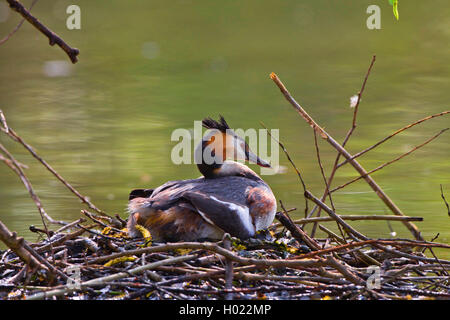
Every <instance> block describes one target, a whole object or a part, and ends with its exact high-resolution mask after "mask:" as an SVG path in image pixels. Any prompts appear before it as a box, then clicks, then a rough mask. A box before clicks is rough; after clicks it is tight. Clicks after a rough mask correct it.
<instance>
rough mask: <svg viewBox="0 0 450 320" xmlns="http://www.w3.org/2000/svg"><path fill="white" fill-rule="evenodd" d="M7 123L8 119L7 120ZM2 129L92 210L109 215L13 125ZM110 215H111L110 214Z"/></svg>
mask: <svg viewBox="0 0 450 320" xmlns="http://www.w3.org/2000/svg"><path fill="white" fill-rule="evenodd" d="M5 123H6V120H5ZM6 128H8V130H6ZM0 130H1V131H3V132H4V133H6V134H7V135H8V136H9V137H10V138H11V139H13V140H14V141H16V142H18V143H20V144H21V145H22V146H23V147H24V148H25V149H26V150H28V152H29V153H30V154H31V155H32V156H33V157H34V158H35V159H36V160H38V161H39V162H40V163H41V164H42V165H44V167H46V168H47V170H48V171H50V172H51V173H52V174H53V175H54V176H55V177H56V178H57V179H58V180H59V181H60V182H62V184H63V185H64V186H66V187H67V188H68V189H69V190H70V191H71V192H72V193H73V194H75V195H76V196H77V197H78V198H79V199H80V200H81V201H82V202H83V203H85V204H86V205H87V206H88V207H89V208H91V209H92V210H95V211H96V212H98V213H100V214H101V215H104V216H108V214H107V213H106V212H104V211H102V210H100V209H99V208H97V207H96V206H95V205H94V204H93V203H92V202H91V201H89V199H88V198H87V197H86V196H83V195H82V194H81V193H79V192H78V191H77V190H76V189H75V188H74V187H73V186H72V185H71V184H70V183H69V182H67V181H66V180H65V179H64V178H63V177H62V176H61V175H60V174H59V173H58V172H56V170H55V169H53V167H52V166H50V165H49V164H48V163H47V161H45V160H44V159H43V158H42V157H41V156H39V155H38V154H37V153H36V151H34V149H33V147H31V146H30V145H29V144H27V143H26V142H25V141H24V140H23V139H22V138H21V137H20V136H19V135H18V134H17V133H16V132H15V131H14V130H13V129H12V128H11V127H8V126H7V125H6V127H5V128H1V127H0ZM108 217H109V216H108Z"/></svg>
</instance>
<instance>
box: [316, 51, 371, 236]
mask: <svg viewBox="0 0 450 320" xmlns="http://www.w3.org/2000/svg"><path fill="white" fill-rule="evenodd" d="M375 59H376V56H375V55H374V56H373V57H372V61H371V62H370V65H369V68H368V69H367V72H366V76H365V77H364V81H363V83H362V85H361V89H360V90H359V92H358V100H357V101H356V105H355V107H354V109H353V119H352V126H351V127H350V129H349V131H348V132H347V134H346V135H345V138H344V141H343V142H342V147H343V148H344V147H345V145H346V144H347V142H348V141H349V140H350V137H351V136H352V134H353V132H354V131H355V129H356V119H357V114H358V109H359V104H360V102H361V96H362V94H363V92H364V89H365V87H366V83H367V79H368V78H369V75H370V71H371V70H372V67H373V64H374V63H375ZM340 158H341V153H340V152H338V154H337V155H336V159H335V160H334V163H333V168H332V169H331V173H330V176H329V178H328V181H327V182H325V191H324V193H323V195H322V197H321V199H320V200H321V201H325V199H326V197H327V195H328V196H330V192H329V190H330V187H331V182H332V181H333V179H334V175H335V174H336V171H337V169H338V166H337V165H338V163H339V159H340ZM330 199H331V198H330ZM317 208H318V209H319V211H318V212H317V215H316V216H318V217H319V216H320V212H321V211H322V209H321V208H320V207H318V206H316V207H314V209H313V210H312V211H311V213H310V214H309V215H308V216H307V217H308V218H309V217H311V216H312V215H313V214H314V212H315V210H316V209H317ZM313 230H315V225H314V229H313ZM312 235H314V233H312Z"/></svg>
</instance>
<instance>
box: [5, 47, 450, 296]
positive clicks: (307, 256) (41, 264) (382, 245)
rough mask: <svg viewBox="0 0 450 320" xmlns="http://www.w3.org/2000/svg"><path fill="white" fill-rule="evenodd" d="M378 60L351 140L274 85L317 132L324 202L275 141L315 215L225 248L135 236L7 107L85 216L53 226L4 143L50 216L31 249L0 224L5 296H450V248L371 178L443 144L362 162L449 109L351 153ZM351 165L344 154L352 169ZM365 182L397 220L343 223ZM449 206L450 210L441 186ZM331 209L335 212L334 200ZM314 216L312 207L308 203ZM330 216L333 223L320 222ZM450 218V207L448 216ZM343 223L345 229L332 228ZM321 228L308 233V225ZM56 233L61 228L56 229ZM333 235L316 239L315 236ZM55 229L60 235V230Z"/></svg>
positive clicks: (282, 214) (228, 240)
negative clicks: (342, 202) (344, 204)
mask: <svg viewBox="0 0 450 320" xmlns="http://www.w3.org/2000/svg"><path fill="white" fill-rule="evenodd" d="M374 62H375V56H374V57H373V58H372V61H371V63H370V67H369V69H368V71H367V73H366V76H365V78H364V81H363V85H362V87H361V90H360V91H359V92H358V94H357V95H356V96H355V99H354V101H353V108H354V109H353V120H352V125H351V128H350V129H349V131H348V133H347V135H346V137H345V139H344V141H343V143H341V144H340V143H338V142H337V141H336V140H335V139H334V138H333V137H331V136H330V135H329V134H328V133H327V132H326V131H325V130H324V129H323V128H322V127H320V126H319V125H318V124H317V123H316V122H315V121H314V120H313V119H312V118H311V117H310V116H309V115H308V114H307V113H306V111H305V110H304V109H303V108H302V107H301V106H300V105H299V104H298V102H297V101H295V100H294V98H293V97H292V96H291V95H290V93H289V92H288V90H287V89H286V87H285V86H284V84H283V83H282V82H281V80H280V79H279V78H278V77H277V76H276V75H275V74H273V73H272V74H271V79H272V80H273V81H274V82H275V84H276V85H277V86H278V88H279V89H280V90H281V92H282V94H283V95H284V97H285V98H286V99H287V101H288V102H289V103H290V104H291V105H292V106H293V107H294V108H295V110H296V111H297V112H298V113H299V114H300V116H301V117H302V118H303V119H304V120H305V121H306V122H307V123H308V124H309V125H310V126H311V127H312V129H313V131H314V138H315V141H314V142H315V146H316V151H317V160H318V163H319V165H320V169H321V170H320V171H321V175H322V177H323V180H324V184H325V190H324V193H323V195H322V197H320V198H319V197H317V196H315V195H314V194H313V193H312V192H311V191H309V190H308V188H307V186H306V184H305V183H304V181H303V177H302V174H301V171H300V169H299V168H298V167H297V166H296V165H295V164H294V163H293V161H292V159H291V158H290V156H289V153H288V151H287V149H286V148H285V146H284V145H283V144H282V143H281V142H280V141H277V142H278V143H279V145H280V147H281V148H282V150H283V151H284V153H285V154H286V156H287V159H288V160H289V162H290V163H291V164H292V167H293V168H294V170H295V172H296V173H297V175H298V177H299V180H300V183H301V185H302V187H303V191H304V199H305V218H303V219H300V220H295V221H294V220H292V219H291V217H290V216H289V212H290V211H292V210H295V209H285V207H284V205H283V203H282V202H281V201H280V208H281V210H280V211H279V212H277V214H276V219H277V220H276V221H275V223H274V224H273V225H272V226H271V227H270V228H269V229H268V230H265V231H264V232H260V233H258V235H257V236H256V237H255V238H252V239H248V240H245V241H242V240H239V239H236V238H232V237H230V236H229V235H228V234H226V235H225V236H224V238H223V239H222V240H221V241H218V242H177V243H156V242H154V241H152V238H151V234H150V233H149V232H148V231H147V230H146V229H144V228H141V229H140V230H141V233H142V238H139V239H130V238H129V237H128V235H127V232H126V228H125V226H126V221H124V220H123V219H122V218H121V217H120V216H119V215H114V216H113V215H110V214H108V213H106V212H104V211H102V210H101V209H99V208H97V207H96V206H95V205H94V204H93V203H92V202H91V201H90V200H89V198H88V197H86V196H84V195H82V194H81V193H80V192H79V191H77V190H76V189H75V188H74V187H73V186H72V185H71V184H70V183H69V182H67V181H66V180H65V179H64V178H63V177H62V176H61V175H59V174H58V173H57V172H56V171H55V170H54V169H53V167H52V166H51V165H50V164H48V163H47V162H46V161H45V160H44V159H43V158H42V157H41V156H40V155H38V154H37V152H36V151H35V150H34V149H33V147H31V146H30V145H29V144H27V143H26V142H25V141H24V140H23V139H22V138H21V137H20V136H19V135H18V134H17V133H16V132H15V131H14V130H13V129H12V128H11V127H9V125H8V123H7V121H6V118H5V116H4V114H3V113H2V112H1V110H0V123H1V126H0V130H1V131H2V133H4V134H5V135H6V136H8V137H9V138H11V139H12V140H13V141H15V142H17V143H19V144H21V145H22V146H23V147H24V148H25V149H26V150H27V151H28V152H29V153H30V154H31V155H32V156H33V157H34V158H35V159H36V160H38V162H40V163H41V164H42V165H43V166H44V167H45V168H46V169H47V170H49V171H50V172H51V173H52V174H53V175H54V176H55V178H56V179H58V180H59V181H60V182H61V183H63V184H64V185H65V186H66V187H67V188H68V189H69V190H70V191H71V192H72V193H73V194H74V196H76V197H78V198H79V199H80V200H81V202H82V203H83V204H84V205H86V206H87V207H88V208H87V210H81V216H80V218H79V219H78V220H76V221H73V222H66V221H57V220H54V219H53V218H52V217H51V216H50V215H49V214H48V213H47V212H46V210H45V209H44V207H43V205H42V203H41V201H40V198H39V196H38V195H37V194H36V193H35V191H34V189H33V187H32V185H31V183H30V181H29V179H28V177H27V176H26V174H25V170H26V168H27V166H26V165H24V164H22V163H20V162H19V161H17V160H16V159H15V157H14V156H13V155H12V154H11V153H10V152H9V151H8V150H7V148H6V147H5V146H3V145H2V144H0V160H1V161H2V162H3V163H4V164H5V165H6V166H7V167H8V168H10V169H11V170H12V171H14V172H15V173H16V174H17V176H18V177H19V178H20V180H21V181H22V183H23V184H24V186H25V187H26V189H27V190H28V192H29V194H30V196H31V199H32V200H33V201H34V202H35V204H36V207H37V209H38V212H39V214H40V215H41V217H42V224H43V226H42V227H40V228H38V227H35V226H30V231H32V232H36V233H37V234H38V235H39V237H38V241H37V242H35V243H30V242H28V241H25V240H24V239H23V238H22V237H19V236H18V235H17V234H16V233H15V232H11V231H10V230H8V228H7V227H6V226H5V225H4V224H3V223H2V222H1V221H0V240H1V241H3V243H5V244H6V246H7V247H8V249H6V250H4V251H1V252H0V299H12V300H14V299H27V300H35V299H92V300H104V299H154V300H158V299H448V298H450V293H449V292H450V291H449V288H450V284H449V280H450V278H449V272H450V261H448V260H444V259H441V258H439V257H438V256H437V255H436V253H435V251H434V249H435V248H440V249H449V248H450V245H448V244H444V243H438V242H436V241H435V240H436V238H437V236H436V237H434V238H433V239H430V240H429V241H426V240H425V239H423V237H422V235H421V233H420V231H419V229H418V228H417V227H416V225H415V224H414V221H421V220H422V218H421V217H409V216H406V215H404V214H403V212H401V210H400V209H399V208H398V207H397V206H396V205H395V204H394V203H393V202H392V200H391V199H390V198H389V197H388V196H387V195H386V194H385V193H384V191H383V190H382V189H381V188H380V187H379V186H378V185H377V183H376V182H375V181H374V180H373V178H372V176H371V174H372V173H373V172H375V171H378V170H380V169H382V168H384V167H386V166H387V165H389V164H391V163H394V162H396V161H398V160H400V159H401V158H403V157H405V156H407V155H409V154H410V153H412V152H414V151H415V150H417V149H419V148H421V147H422V146H424V145H426V144H427V143H429V142H430V141H432V140H433V139H435V138H437V137H438V136H439V135H440V134H442V133H443V132H444V131H445V130H446V129H444V130H442V131H440V132H439V133H438V134H436V135H435V136H433V137H431V138H430V139H428V140H427V141H425V142H424V143H422V144H421V145H418V146H416V147H414V148H413V149H411V150H410V151H408V152H406V153H404V154H402V155H400V156H398V157H397V158H395V159H393V160H391V161H388V162H386V163H385V164H382V165H380V166H378V167H377V168H375V169H373V170H370V171H367V170H365V169H364V168H363V167H362V166H361V165H360V164H359V163H358V162H357V160H356V158H358V157H359V156H361V155H362V154H365V153H366V152H368V151H370V150H372V149H373V148H375V147H377V146H379V145H380V144H382V143H384V142H385V141H387V140H389V139H390V138H392V137H394V136H395V135H397V134H399V133H401V132H403V131H405V130H407V129H410V128H412V127H414V126H415V125H418V124H420V123H423V122H425V121H427V120H430V119H433V118H436V117H440V116H444V115H446V114H449V113H450V111H444V112H441V113H439V114H435V115H431V116H428V117H425V118H423V119H420V120H418V121H416V122H414V123H411V124H408V125H407V126H405V127H403V128H401V129H399V130H397V131H395V132H394V133H392V134H390V135H389V136H387V137H386V138H384V139H382V140H380V141H379V142H377V143H376V144H374V145H373V146H371V147H369V148H367V149H365V150H363V151H361V152H359V153H356V154H350V153H349V152H348V151H347V150H346V149H345V145H346V144H347V142H348V141H349V139H350V137H351V136H352V134H353V132H354V130H355V128H356V118H357V112H358V106H359V102H360V100H361V95H362V93H363V91H364V87H365V85H366V82H367V79H368V76H369V74H370V71H371V69H372V66H373V64H374ZM318 137H320V138H322V139H323V140H325V141H326V142H328V143H329V144H330V145H331V146H332V147H333V148H334V149H336V151H337V156H336V160H335V162H334V165H333V167H332V170H331V173H330V175H329V176H328V177H326V176H325V173H324V172H325V171H324V170H323V166H322V163H321V160H320V150H319V147H318ZM341 158H344V159H343V160H342V161H340V160H341ZM345 164H350V165H352V166H353V167H354V168H355V170H356V171H357V172H358V176H357V177H356V178H354V179H353V180H351V181H349V182H348V183H346V184H344V185H341V186H338V187H334V188H331V185H332V180H333V177H334V175H335V172H336V171H337V170H338V169H339V168H340V167H341V166H343V165H345ZM360 179H364V180H365V181H366V182H367V183H368V184H369V186H370V187H371V188H372V189H373V190H374V191H375V192H376V194H377V195H378V196H379V197H380V200H381V201H382V202H383V203H384V204H385V205H386V206H387V207H388V208H389V210H391V211H392V213H393V215H385V216H379V215H366V216H356V215H351V216H345V215H341V214H339V213H338V212H336V209H335V206H334V203H333V199H332V193H333V192H334V191H336V190H339V189H342V188H344V187H346V186H347V185H349V184H351V183H353V182H355V181H357V180H360ZM441 195H442V199H443V201H444V204H445V206H446V208H447V210H449V206H448V203H447V201H446V199H445V196H444V192H443V190H442V186H441ZM327 203H328V204H327ZM311 204H312V205H313V208H311V209H310V208H309V205H311ZM321 212H325V213H326V216H321V215H320V214H321ZM449 215H450V210H449ZM354 220H387V221H391V220H395V221H401V222H402V223H403V224H404V225H405V227H406V228H407V229H408V230H409V231H410V232H411V234H412V239H394V238H390V239H373V238H369V237H367V236H366V235H364V234H363V233H362V232H360V231H358V230H356V229H355V228H354V227H353V226H352V225H351V224H350V223H349V222H351V221H354ZM326 222H330V223H334V224H336V225H337V227H338V230H339V232H338V233H335V232H333V231H331V230H330V229H329V228H327V227H325V223H326ZM307 224H312V225H313V227H312V231H311V232H309V233H307V232H306V231H305V226H306V225H307ZM50 225H52V226H57V227H55V228H50ZM317 228H318V229H320V230H322V231H323V232H324V234H326V237H325V238H318V237H317V236H316V230H317ZM51 229H53V230H51Z"/></svg>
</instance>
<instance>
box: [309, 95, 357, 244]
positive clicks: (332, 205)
mask: <svg viewBox="0 0 450 320" xmlns="http://www.w3.org/2000/svg"><path fill="white" fill-rule="evenodd" d="M358 103H359V99H358ZM313 131H314V145H315V147H316V155H317V162H318V163H319V168H320V173H321V174H322V178H323V182H324V184H325V190H327V191H328V190H329V184H328V182H327V178H326V176H325V170H324V169H323V165H322V161H321V160H320V151H319V144H318V141H317V133H316V130H313ZM327 193H328V198H329V199H330V204H331V208H332V209H333V211H336V208H335V207H334V203H333V198H332V196H331V192H327ZM320 211H321V210H320V209H319V211H318V212H317V216H318V217H319V216H320ZM337 226H338V228H339V232H340V233H341V235H342V238H343V239H344V241H345V236H344V233H343V232H342V229H341V226H340V225H339V223H338V224H337ZM316 229H317V223H314V224H313V227H312V230H311V237H313V238H314V235H315V234H316Z"/></svg>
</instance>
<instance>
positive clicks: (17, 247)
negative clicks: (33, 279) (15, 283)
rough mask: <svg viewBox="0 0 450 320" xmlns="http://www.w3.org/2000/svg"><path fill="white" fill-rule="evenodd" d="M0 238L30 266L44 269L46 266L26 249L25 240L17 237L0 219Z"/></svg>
mask: <svg viewBox="0 0 450 320" xmlns="http://www.w3.org/2000/svg"><path fill="white" fill-rule="evenodd" d="M0 240H1V241H3V243H5V244H6V245H7V246H8V247H9V248H10V249H11V250H12V251H14V253H15V254H16V255H17V256H18V257H19V258H20V259H21V260H22V261H23V262H25V263H26V264H27V265H29V266H30V268H31V269H32V270H33V269H36V268H40V269H44V270H46V271H49V270H48V268H47V267H46V266H45V265H43V264H42V263H41V262H39V261H38V260H37V259H36V258H35V257H34V256H33V255H32V254H31V253H30V252H29V251H28V250H27V249H25V247H24V243H25V240H24V239H23V238H22V237H17V233H15V232H11V231H9V229H8V228H7V227H6V226H5V225H4V224H3V222H1V221H0Z"/></svg>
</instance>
